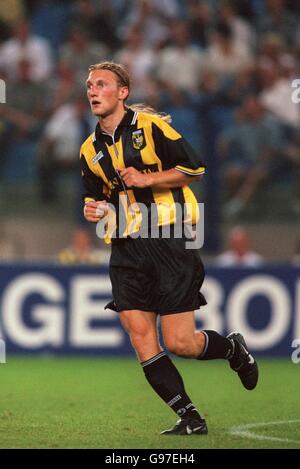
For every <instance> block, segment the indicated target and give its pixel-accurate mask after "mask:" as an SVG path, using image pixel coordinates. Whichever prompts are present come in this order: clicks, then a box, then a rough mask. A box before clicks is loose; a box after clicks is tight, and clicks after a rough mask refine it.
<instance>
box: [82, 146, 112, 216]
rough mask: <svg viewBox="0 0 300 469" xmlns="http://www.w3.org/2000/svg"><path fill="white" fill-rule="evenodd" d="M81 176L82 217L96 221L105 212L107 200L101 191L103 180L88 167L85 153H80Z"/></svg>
mask: <svg viewBox="0 0 300 469" xmlns="http://www.w3.org/2000/svg"><path fill="white" fill-rule="evenodd" d="M80 168H81V177H82V182H83V187H84V193H83V194H82V199H83V202H84V207H83V214H84V218H85V219H86V220H87V221H89V222H93V223H97V222H98V221H99V220H101V218H103V217H104V216H105V215H106V214H107V201H106V197H105V195H104V193H103V185H104V183H103V180H102V179H101V178H100V177H99V176H97V175H96V174H95V173H94V172H93V171H92V170H91V168H90V167H89V165H88V163H87V160H86V158H85V155H84V154H83V153H82V152H81V154H80Z"/></svg>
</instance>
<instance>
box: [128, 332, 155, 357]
mask: <svg viewBox="0 0 300 469" xmlns="http://www.w3.org/2000/svg"><path fill="white" fill-rule="evenodd" d="M129 336H130V341H131V343H132V346H133V348H134V349H135V351H136V352H137V353H138V355H142V354H143V353H144V352H145V351H146V350H147V349H148V348H149V346H151V344H152V341H153V340H152V336H151V335H149V334H146V333H144V334H143V333H141V334H138V333H130V334H129Z"/></svg>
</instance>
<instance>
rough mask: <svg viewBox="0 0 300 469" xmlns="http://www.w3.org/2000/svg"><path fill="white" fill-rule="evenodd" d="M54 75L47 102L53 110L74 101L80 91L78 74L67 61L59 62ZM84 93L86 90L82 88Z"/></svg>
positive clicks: (50, 81)
mask: <svg viewBox="0 0 300 469" xmlns="http://www.w3.org/2000/svg"><path fill="white" fill-rule="evenodd" d="M55 71H56V73H55V75H54V77H53V78H52V79H51V80H49V82H48V85H49V94H48V96H47V103H48V104H49V106H51V109H52V110H55V109H57V108H58V107H60V106H62V105H63V104H67V103H69V102H71V101H72V99H73V98H74V96H75V95H76V93H77V92H78V84H77V80H76V74H75V73H74V71H73V69H72V67H71V66H70V65H69V64H68V63H67V62H63V61H61V62H58V63H57V67H56V70H55ZM82 94H83V95H84V90H82Z"/></svg>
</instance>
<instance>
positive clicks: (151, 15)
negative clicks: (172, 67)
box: [119, 0, 178, 49]
mask: <svg viewBox="0 0 300 469" xmlns="http://www.w3.org/2000/svg"><path fill="white" fill-rule="evenodd" d="M128 11H129V13H128V16H127V18H126V19H125V21H124V25H123V23H121V27H120V28H119V36H120V38H121V39H122V40H123V39H124V37H126V36H127V34H128V30H129V29H131V28H132V27H133V26H138V27H139V28H140V29H141V30H142V31H143V32H144V37H145V43H146V44H147V45H148V46H150V47H154V48H157V49H159V48H160V47H162V46H163V45H164V44H166V42H167V40H168V39H169V35H170V31H169V22H170V20H172V19H174V18H178V8H177V2H176V0H132V1H131V2H130V4H129V8H128Z"/></svg>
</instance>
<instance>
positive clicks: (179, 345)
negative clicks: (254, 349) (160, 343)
mask: <svg viewBox="0 0 300 469" xmlns="http://www.w3.org/2000/svg"><path fill="white" fill-rule="evenodd" d="M161 327H162V333H163V337H164V342H165V345H166V347H167V349H168V350H170V352H172V353H174V354H176V355H178V356H180V357H184V358H197V359H198V360H214V359H217V358H223V359H227V360H229V363H230V366H231V368H232V369H233V370H234V371H237V373H238V375H239V377H240V379H241V381H242V383H243V385H244V387H245V388H246V389H249V390H251V389H254V388H255V386H256V384H257V380H258V369H257V364H256V362H255V360H254V358H253V357H252V356H251V355H250V353H249V351H248V349H247V345H246V343H245V340H244V338H243V336H242V335H241V334H238V333H232V334H229V336H228V337H223V336H222V335H220V334H218V333H217V332H216V331H212V330H203V331H197V330H196V324H195V314H194V312H193V311H188V312H185V313H178V314H169V315H162V316H161Z"/></svg>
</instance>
